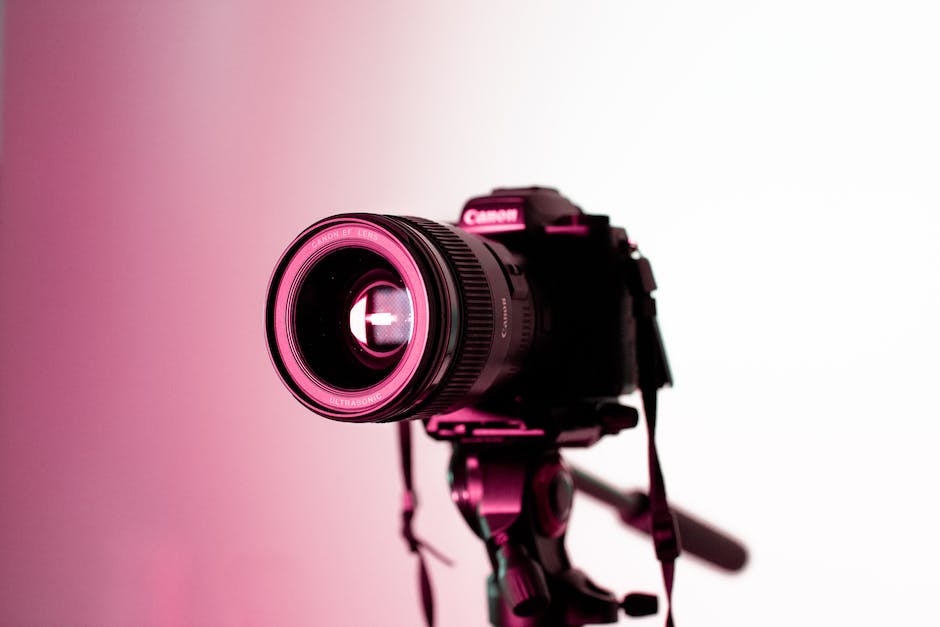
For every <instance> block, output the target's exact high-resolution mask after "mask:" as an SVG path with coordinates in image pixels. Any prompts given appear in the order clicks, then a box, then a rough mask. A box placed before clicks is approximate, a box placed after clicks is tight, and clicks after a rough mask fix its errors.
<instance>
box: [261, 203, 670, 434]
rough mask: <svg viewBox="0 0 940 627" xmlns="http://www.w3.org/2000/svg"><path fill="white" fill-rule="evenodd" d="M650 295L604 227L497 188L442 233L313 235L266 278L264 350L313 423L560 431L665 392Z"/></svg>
mask: <svg viewBox="0 0 940 627" xmlns="http://www.w3.org/2000/svg"><path fill="white" fill-rule="evenodd" d="M654 289H655V283H654V281H653V276H652V271H651V270H650V266H649V263H648V261H647V260H646V259H645V258H644V257H642V256H641V255H640V254H639V252H638V250H637V248H636V246H635V245H633V244H632V243H631V241H630V240H629V238H628V237H627V234H626V232H625V231H624V229H622V228H616V227H611V225H610V221H609V218H608V217H607V216H602V215H588V214H585V213H584V212H583V211H582V210H581V209H580V208H578V207H577V206H576V205H574V204H573V203H572V202H570V201H569V200H568V199H566V198H565V197H564V196H562V195H561V194H560V193H558V192H557V191H556V190H554V189H549V188H544V187H529V188H504V189H496V190H494V191H493V192H492V193H491V194H488V195H486V196H480V197H476V198H472V199H471V200H469V201H468V202H467V203H466V204H465V206H464V208H463V211H462V213H461V216H460V220H459V222H458V223H457V224H456V225H450V224H443V223H439V222H433V221H430V220H427V219H424V218H418V217H401V216H390V215H375V214H364V213H350V214H341V215H336V216H333V217H329V218H326V219H324V220H321V221H319V222H317V223H315V224H313V225H312V226H310V227H309V228H308V229H306V230H305V231H304V232H303V233H301V234H300V236H299V237H297V238H296V239H295V240H294V242H293V243H292V244H291V245H290V246H289V247H288V249H287V250H286V252H285V253H284V254H283V256H282V257H281V259H280V261H279V262H278V264H277V266H276V269H275V271H274V273H273V276H272V278H271V282H270V285H269V288H268V293H267V307H266V331H267V340H268V347H269V350H270V354H271V358H272V361H273V362H274V365H275V367H276V369H277V371H278V373H279V374H280V377H281V379H282V380H283V382H284V383H285V384H286V386H287V387H288V388H289V389H290V391H291V392H292V393H293V394H294V396H295V397H296V398H297V399H298V400H299V401H300V402H301V403H303V404H304V405H306V406H307V407H308V408H310V409H312V410H313V411H315V412H316V413H318V414H320V415H322V416H325V417H327V418H331V419H334V420H340V421H346V422H389V421H399V420H406V419H414V418H420V419H425V420H427V419H429V418H431V417H433V416H440V415H446V414H450V413H452V412H455V411H457V410H460V409H462V408H465V407H468V406H473V407H475V408H479V409H481V410H484V411H485V412H490V413H491V414H492V415H499V416H510V415H511V416H529V417H531V418H529V419H528V422H526V424H525V425H524V426H525V427H526V428H531V427H533V426H536V427H542V428H547V426H548V425H547V424H541V425H539V424H533V423H539V422H540V421H541V422H542V423H546V422H551V416H557V415H563V416H565V417H564V418H562V419H560V424H554V425H553V426H552V428H554V429H556V430H559V431H563V430H565V429H568V428H570V427H571V425H569V424H566V423H565V421H569V422H570V421H572V420H575V419H573V418H570V416H574V415H577V413H578V412H577V411H575V409H576V408H577V407H581V406H584V405H585V404H588V405H592V406H593V407H597V406H600V405H603V404H604V403H615V402H616V398H617V397H618V396H620V395H622V394H626V393H630V392H632V391H634V390H635V389H636V388H637V387H638V386H640V385H642V384H643V379H644V378H646V379H647V381H646V383H647V384H650V385H651V386H653V387H657V388H658V387H660V386H661V385H663V384H665V383H668V382H669V379H670V375H669V369H668V365H667V363H666V357H665V351H664V350H663V347H662V341H661V338H660V335H659V331H658V327H657V326H656V316H655V302H654V300H653V298H652V296H651V292H652V291H653V290H654ZM559 412H560V414H559ZM594 413H596V412H594ZM602 413H603V412H602ZM464 422H466V421H464ZM471 422H472V421H471ZM555 423H558V420H556V421H555ZM490 426H491V427H492V426H493V425H490ZM504 426H505V425H504ZM518 427H519V426H518V425H516V426H514V427H511V428H518ZM464 428H465V427H464ZM491 430H492V429H491ZM441 432H443V431H441V430H438V434H440V433H441Z"/></svg>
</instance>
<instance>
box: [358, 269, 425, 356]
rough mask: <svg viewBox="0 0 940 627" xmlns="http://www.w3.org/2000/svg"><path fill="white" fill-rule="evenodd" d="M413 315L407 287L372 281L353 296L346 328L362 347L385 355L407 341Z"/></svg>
mask: <svg viewBox="0 0 940 627" xmlns="http://www.w3.org/2000/svg"><path fill="white" fill-rule="evenodd" d="M413 318H414V312H413V311H412V308H411V295H410V294H409V293H408V290H407V289H404V288H400V287H397V286H395V285H392V284H391V283H387V282H384V281H382V282H376V283H373V284H371V285H369V286H368V287H367V288H366V289H364V290H363V291H362V292H360V294H359V295H358V296H357V297H356V299H355V302H354V304H353V306H352V308H351V309H350V312H349V330H350V332H351V333H352V334H353V337H355V338H356V339H357V340H358V341H359V343H360V345H361V346H362V348H363V349H365V350H367V351H369V352H371V353H373V354H375V355H385V354H387V353H389V352H392V351H394V350H395V349H397V348H399V347H400V346H402V345H403V344H407V343H408V340H410V339H411V329H412V323H413Z"/></svg>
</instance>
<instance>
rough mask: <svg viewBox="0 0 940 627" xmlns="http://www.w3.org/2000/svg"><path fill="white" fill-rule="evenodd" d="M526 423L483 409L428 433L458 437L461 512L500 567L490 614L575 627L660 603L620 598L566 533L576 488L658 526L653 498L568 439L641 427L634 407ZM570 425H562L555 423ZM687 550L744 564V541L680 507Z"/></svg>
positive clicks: (579, 441)
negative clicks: (610, 475) (575, 461)
mask: <svg viewBox="0 0 940 627" xmlns="http://www.w3.org/2000/svg"><path fill="white" fill-rule="evenodd" d="M550 418H554V420H552V419H550V420H542V421H541V423H539V424H542V425H549V428H547V429H546V428H544V427H543V428H535V429H533V428H529V427H528V426H527V424H526V421H525V420H524V419H521V418H510V417H506V416H504V415H498V414H491V413H487V412H485V411H482V410H480V409H479V408H469V409H464V410H461V411H459V412H455V413H453V414H449V415H444V416H436V417H434V418H431V419H429V420H428V421H426V423H425V428H426V430H427V432H428V433H429V434H430V435H431V436H432V437H434V438H436V439H442V440H449V441H451V443H452V445H453V453H452V456H451V461H450V468H449V479H450V484H451V495H452V498H453V500H454V503H455V504H456V505H457V508H458V509H459V510H460V513H461V514H462V515H463V518H464V520H466V522H467V524H468V525H469V526H470V528H471V529H472V530H473V532H474V533H475V534H476V535H477V536H478V537H479V538H480V539H481V540H483V542H484V545H485V547H486V550H487V555H488V556H489V560H490V564H491V566H492V569H493V572H492V574H491V575H490V576H489V577H488V579H487V599H488V607H489V620H490V623H491V624H492V625H494V626H495V627H569V626H576V625H591V624H608V623H615V622H617V619H618V615H619V612H620V611H621V610H623V611H624V612H625V613H626V614H627V615H629V616H646V615H650V614H655V613H656V612H657V611H658V600H657V598H656V597H655V596H652V595H648V594H642V593H634V594H629V595H627V596H626V597H625V598H624V599H622V600H620V599H617V598H616V597H615V596H614V595H613V594H612V593H611V592H610V591H608V590H605V589H603V588H601V587H599V586H598V585H596V584H595V583H593V582H592V581H591V580H590V578H589V577H588V576H587V575H586V574H585V573H583V572H582V571H581V570H579V569H577V568H575V567H573V566H572V564H571V562H570V560H569V558H568V554H567V551H566V549H565V532H566V530H567V523H568V518H569V515H570V512H571V506H572V502H573V497H574V493H575V490H576V489H579V490H581V491H583V492H585V493H586V494H589V495H590V496H592V497H594V498H597V499H600V500H602V501H603V502H605V503H607V504H609V505H611V506H613V507H615V508H617V509H618V511H619V513H620V514H621V517H622V518H623V520H624V522H626V523H628V524H630V525H631V526H633V527H635V528H636V529H638V530H641V531H644V532H646V533H651V521H650V518H649V502H648V500H647V499H646V498H645V495H644V494H642V493H640V492H633V493H627V494H623V493H621V492H619V491H617V490H616V489H614V488H612V487H610V486H607V485H606V484H604V483H603V482H602V481H600V480H599V479H597V478H595V477H592V476H590V475H589V474H587V473H585V472H583V471H579V470H572V469H571V468H570V467H569V466H568V465H567V464H566V463H565V462H564V461H563V459H562V457H561V454H560V452H559V449H560V447H561V446H590V445H591V444H593V443H594V442H596V441H597V440H598V439H600V438H601V437H603V436H604V435H609V434H614V433H617V432H619V431H620V430H623V429H627V428H631V427H634V426H636V424H637V422H638V414H637V411H636V409H634V408H632V407H626V406H622V405H617V404H605V405H602V406H600V407H592V406H585V407H581V408H579V409H576V410H574V411H571V410H569V411H567V412H565V414H564V415H561V416H559V415H555V416H551V417H550ZM552 424H564V425H566V428H565V429H563V430H552V429H551V427H550V425H552ZM674 514H675V517H676V523H677V527H678V529H679V532H680V534H683V537H685V535H688V537H689V540H690V541H691V542H690V543H684V544H683V546H684V548H686V549H687V550H688V551H689V552H690V553H692V554H693V555H696V556H698V557H700V558H702V559H705V560H707V561H709V562H711V563H713V564H716V565H718V566H720V567H722V568H724V569H726V570H738V569H740V568H741V567H742V566H743V565H744V562H745V560H746V552H745V550H744V548H743V547H742V546H741V545H740V544H739V543H738V542H736V541H735V540H733V539H731V538H729V537H727V536H726V535H724V534H722V533H721V532H718V531H716V530H714V529H712V528H710V527H709V526H708V525H706V524H704V523H701V522H699V521H698V520H696V519H695V518H693V517H691V516H689V515H688V514H684V513H682V512H674Z"/></svg>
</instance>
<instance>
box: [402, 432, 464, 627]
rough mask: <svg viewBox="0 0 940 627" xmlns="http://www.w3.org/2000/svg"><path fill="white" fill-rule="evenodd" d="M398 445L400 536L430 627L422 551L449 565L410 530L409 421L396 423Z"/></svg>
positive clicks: (430, 593) (412, 498) (414, 497)
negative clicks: (414, 567) (413, 559)
mask: <svg viewBox="0 0 940 627" xmlns="http://www.w3.org/2000/svg"><path fill="white" fill-rule="evenodd" d="M398 443H399V448H400V450H401V474H402V479H403V480H404V483H405V492H404V493H403V494H402V509H401V535H402V537H403V538H404V539H405V543H406V544H407V545H408V550H409V551H411V552H412V553H414V554H416V555H417V556H418V587H419V588H420V590H421V605H422V606H423V608H424V620H425V623H426V624H427V625H428V627H432V626H433V625H434V593H433V591H432V590H431V577H430V575H428V567H427V563H426V562H425V559H424V553H423V551H427V552H428V553H430V554H431V555H433V556H434V557H436V558H437V559H438V560H440V561H442V562H443V563H445V564H447V565H448V566H450V565H451V564H452V562H451V561H450V560H449V559H448V558H447V557H445V556H444V555H442V554H441V553H440V552H439V551H437V550H436V549H435V548H434V547H432V546H431V545H429V544H427V543H426V542H424V541H423V540H421V539H419V538H418V537H417V536H416V535H415V533H414V528H413V527H412V522H413V521H414V516H415V509H416V508H417V506H418V498H417V495H416V494H415V492H414V489H413V483H414V482H413V479H412V473H411V422H410V421H408V420H403V421H402V422H399V423H398Z"/></svg>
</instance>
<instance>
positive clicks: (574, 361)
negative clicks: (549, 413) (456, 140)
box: [458, 187, 638, 406]
mask: <svg viewBox="0 0 940 627" xmlns="http://www.w3.org/2000/svg"><path fill="white" fill-rule="evenodd" d="M458 226H459V227H460V228H462V229H464V230H465V231H468V232H470V233H473V234H475V235H480V236H482V237H484V238H486V239H487V240H490V243H489V246H490V247H491V248H493V249H494V252H495V254H497V256H499V257H503V259H502V261H503V264H502V265H503V267H504V268H506V274H507V280H508V281H509V283H510V285H511V294H512V298H513V299H514V300H515V301H516V307H515V309H516V310H517V311H519V310H524V309H525V308H526V304H525V303H524V302H523V301H525V300H529V301H530V302H531V305H530V306H531V308H532V314H531V315H532V318H533V320H532V329H531V334H532V342H531V348H530V349H529V350H528V351H527V354H526V356H525V358H524V359H523V361H522V362H521V363H520V371H519V372H518V373H517V374H516V375H515V376H513V377H512V378H511V379H510V380H509V381H507V383H506V385H504V386H502V389H497V390H494V391H493V393H491V394H490V395H489V398H488V399H487V400H488V401H489V402H488V403H487V405H489V406H492V405H494V404H501V403H505V402H512V401H518V400H522V401H523V402H526V403H535V404H537V405H546V406H556V405H566V404H569V403H572V402H581V401H583V400H585V399H610V398H616V397H617V396H619V395H621V394H627V393H630V392H632V391H633V390H634V389H635V388H636V386H637V384H638V372H637V360H636V320H635V318H634V314H633V298H632V296H631V293H630V290H629V289H628V274H629V266H630V265H631V264H633V263H635V261H634V260H633V259H632V258H631V254H632V251H631V247H630V244H629V240H628V239H627V235H626V232H625V231H624V230H623V229H620V228H611V226H610V221H609V219H608V218H607V217H606V216H595V215H586V214H584V212H582V211H581V209H579V208H578V207H577V206H575V205H574V204H573V203H571V202H570V201H569V200H567V199H566V198H564V197H563V196H562V195H561V194H559V193H558V192H557V191H555V190H553V189H547V188H540V187H531V188H522V189H496V190H494V191H493V193H492V194H490V195H488V196H481V197H477V198H473V199H471V200H470V201H468V202H467V203H466V205H465V206H464V208H463V212H462V214H461V219H460V222H459V223H458ZM492 242H496V243H498V244H499V245H501V246H499V247H497V246H496V245H494V244H493V243H492ZM500 248H502V249H503V250H500ZM506 251H508V259H507V258H506V257H507V252H506Z"/></svg>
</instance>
